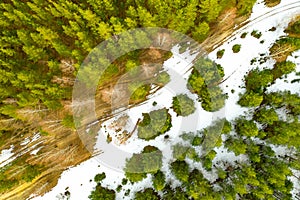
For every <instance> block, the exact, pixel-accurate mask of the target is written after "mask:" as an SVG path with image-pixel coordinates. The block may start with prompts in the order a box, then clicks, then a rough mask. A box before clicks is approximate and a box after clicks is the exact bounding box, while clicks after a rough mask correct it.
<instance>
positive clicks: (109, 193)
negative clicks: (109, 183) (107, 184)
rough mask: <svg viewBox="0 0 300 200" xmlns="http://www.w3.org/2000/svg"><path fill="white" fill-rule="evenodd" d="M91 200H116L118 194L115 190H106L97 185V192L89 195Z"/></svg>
mask: <svg viewBox="0 0 300 200" xmlns="http://www.w3.org/2000/svg"><path fill="white" fill-rule="evenodd" d="M89 199H91V200H99V199H105V200H115V199H116V193H115V191H114V190H110V189H107V188H104V187H102V186H101V185H100V184H97V186H96V188H95V190H93V191H92V192H91V194H90V195H89Z"/></svg>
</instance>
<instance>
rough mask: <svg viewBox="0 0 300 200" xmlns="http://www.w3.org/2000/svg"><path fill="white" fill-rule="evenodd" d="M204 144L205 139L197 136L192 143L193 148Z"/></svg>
mask: <svg viewBox="0 0 300 200" xmlns="http://www.w3.org/2000/svg"><path fill="white" fill-rule="evenodd" d="M202 142H203V137H199V136H195V137H194V139H193V141H192V145H193V146H200V145H201V144H202Z"/></svg>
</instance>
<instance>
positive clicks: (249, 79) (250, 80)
mask: <svg viewBox="0 0 300 200" xmlns="http://www.w3.org/2000/svg"><path fill="white" fill-rule="evenodd" d="M272 81H273V74H272V71H271V70H269V69H265V70H262V71H259V69H254V70H251V71H249V72H248V74H247V76H246V77H245V84H246V89H247V91H251V90H252V91H254V92H256V93H262V92H263V89H264V88H266V87H267V86H268V85H269V84H270V83H271V82H272Z"/></svg>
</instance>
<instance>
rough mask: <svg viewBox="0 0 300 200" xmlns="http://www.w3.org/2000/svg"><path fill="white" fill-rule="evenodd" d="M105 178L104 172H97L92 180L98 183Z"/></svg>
mask: <svg viewBox="0 0 300 200" xmlns="http://www.w3.org/2000/svg"><path fill="white" fill-rule="evenodd" d="M105 178H106V174H105V173H104V172H102V173H101V174H97V175H96V176H95V177H94V181H95V182H96V183H100V182H101V181H102V180H104V179H105Z"/></svg>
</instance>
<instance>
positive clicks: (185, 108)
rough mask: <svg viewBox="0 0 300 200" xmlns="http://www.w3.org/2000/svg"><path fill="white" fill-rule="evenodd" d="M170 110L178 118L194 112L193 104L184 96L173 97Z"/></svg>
mask: <svg viewBox="0 0 300 200" xmlns="http://www.w3.org/2000/svg"><path fill="white" fill-rule="evenodd" d="M172 108H173V110H174V112H175V113H176V114H177V116H178V115H180V116H184V117H185V116H188V115H191V114H192V113H194V112H195V110H196V108H195V103H194V101H193V100H192V99H190V98H189V97H188V96H187V95H186V94H180V95H177V96H175V97H173V102H172Z"/></svg>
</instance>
